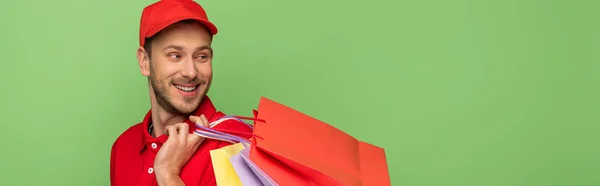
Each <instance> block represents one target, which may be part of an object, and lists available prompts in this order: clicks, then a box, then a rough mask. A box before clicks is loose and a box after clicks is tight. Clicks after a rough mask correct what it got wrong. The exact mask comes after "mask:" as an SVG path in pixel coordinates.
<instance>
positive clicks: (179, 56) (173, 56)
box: [169, 54, 181, 59]
mask: <svg viewBox="0 0 600 186" xmlns="http://www.w3.org/2000/svg"><path fill="white" fill-rule="evenodd" d="M169 57H170V58H173V59H179V58H181V55H179V54H169Z"/></svg>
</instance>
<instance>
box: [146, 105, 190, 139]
mask: <svg viewBox="0 0 600 186" xmlns="http://www.w3.org/2000/svg"><path fill="white" fill-rule="evenodd" d="M151 110H152V126H153V130H152V131H153V132H152V133H150V134H151V135H152V136H154V137H158V136H160V135H163V133H164V131H165V128H166V127H167V126H169V125H174V124H177V123H181V122H183V121H184V120H185V119H186V116H183V115H175V114H172V113H170V112H167V111H165V110H164V109H163V108H161V107H160V106H158V105H156V106H152V108H151Z"/></svg>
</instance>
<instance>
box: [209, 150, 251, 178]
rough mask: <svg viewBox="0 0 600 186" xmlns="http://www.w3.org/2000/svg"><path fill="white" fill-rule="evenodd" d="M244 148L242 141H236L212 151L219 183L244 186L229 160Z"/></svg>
mask: <svg viewBox="0 0 600 186" xmlns="http://www.w3.org/2000/svg"><path fill="white" fill-rule="evenodd" d="M242 149H244V145H243V144H242V143H235V144H232V145H228V146H225V147H221V148H219V149H214V150H211V151H210V158H211V161H212V165H213V169H214V173H215V179H216V181H217V185H223V186H242V183H241V181H240V178H239V177H238V175H237V173H236V172H235V170H234V169H233V166H232V165H231V162H230V161H229V158H231V157H232V156H234V155H236V154H238V153H239V152H240V151H241V150H242Z"/></svg>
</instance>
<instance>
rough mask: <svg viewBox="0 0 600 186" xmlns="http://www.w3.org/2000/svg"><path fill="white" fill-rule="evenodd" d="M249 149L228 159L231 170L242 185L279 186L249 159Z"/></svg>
mask: <svg viewBox="0 0 600 186" xmlns="http://www.w3.org/2000/svg"><path fill="white" fill-rule="evenodd" d="M249 153H250V148H249V147H248V148H245V149H243V150H242V151H240V153H238V154H236V155H234V156H232V157H230V158H229V161H230V162H231V165H233V169H234V170H235V172H236V173H237V175H238V177H239V178H240V181H241V182H242V185H264V186H279V185H278V184H277V183H276V182H275V181H273V179H271V178H270V177H269V176H268V175H267V174H266V173H265V172H263V171H262V170H261V169H260V168H259V167H258V166H256V164H254V163H253V162H252V161H251V160H250V158H249Z"/></svg>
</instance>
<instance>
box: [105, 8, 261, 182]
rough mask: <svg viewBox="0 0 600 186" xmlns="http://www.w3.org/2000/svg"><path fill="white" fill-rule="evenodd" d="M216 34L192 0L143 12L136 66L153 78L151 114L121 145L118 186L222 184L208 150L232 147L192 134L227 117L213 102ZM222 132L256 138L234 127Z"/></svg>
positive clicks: (114, 170)
mask: <svg viewBox="0 0 600 186" xmlns="http://www.w3.org/2000/svg"><path fill="white" fill-rule="evenodd" d="M216 33H217V28H216V27H215V25H214V24H213V23H211V22H210V21H209V20H208V18H207V15H206V13H205V11H204V10H203V8H202V7H201V6H200V5H199V4H197V3H195V2H193V1H192V0H162V1H159V2H156V3H154V4H151V5H149V6H148V7H146V8H144V10H143V11H142V16H141V23H140V35H139V42H140V47H139V48H138V49H137V59H138V63H139V68H140V71H141V73H142V75H144V76H147V77H148V86H149V93H150V105H151V108H150V111H148V113H147V114H146V116H145V117H144V118H143V120H142V122H140V123H138V124H136V125H133V126H132V127H130V128H129V129H127V130H126V131H125V132H123V133H122V134H121V135H120V136H119V137H118V138H117V139H116V141H115V142H114V144H113V146H112V150H111V160H110V182H111V185H113V186H133V185H159V186H167V185H168V186H171V185H173V186H175V185H177V186H178V185H188V186H190V185H216V181H215V176H214V172H213V167H212V164H211V159H210V154H209V151H210V150H212V149H217V148H220V147H224V146H227V145H230V143H227V142H224V141H219V140H213V139H204V138H202V137H200V136H198V135H196V134H194V133H193V131H194V130H195V129H196V128H195V127H196V126H195V125H194V124H199V125H203V126H207V124H208V123H209V122H212V121H215V120H217V119H219V118H220V117H223V116H225V114H223V113H222V112H220V111H217V110H216V108H215V107H214V106H213V104H212V103H211V101H210V99H209V98H208V97H207V96H206V93H207V92H208V89H209V88H210V84H211V81H212V58H213V50H212V48H211V43H212V39H213V36H214V35H215V34H216ZM215 128H220V129H226V130H230V131H237V132H246V133H251V132H252V129H251V128H250V127H248V126H247V125H245V124H244V123H242V122H238V121H235V120H228V121H225V122H222V123H220V124H219V125H217V126H216V127H215Z"/></svg>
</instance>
